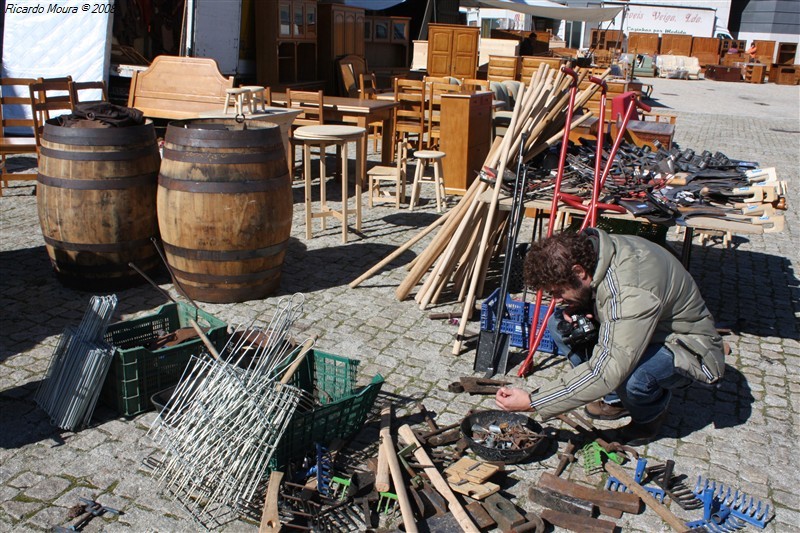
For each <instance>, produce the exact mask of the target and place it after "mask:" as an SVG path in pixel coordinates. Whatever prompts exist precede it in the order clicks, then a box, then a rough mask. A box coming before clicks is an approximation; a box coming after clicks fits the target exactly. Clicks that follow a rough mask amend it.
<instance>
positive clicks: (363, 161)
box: [356, 131, 369, 231]
mask: <svg viewBox="0 0 800 533" xmlns="http://www.w3.org/2000/svg"><path fill="white" fill-rule="evenodd" d="M367 143H369V135H367V132H366V131H365V132H364V135H362V137H361V138H360V139H359V140H358V142H356V161H357V163H356V231H361V191H362V189H363V187H364V177H365V176H366V166H367V151H366V150H367V148H366V147H367Z"/></svg>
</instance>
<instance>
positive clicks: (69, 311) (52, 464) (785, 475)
mask: <svg viewBox="0 0 800 533" xmlns="http://www.w3.org/2000/svg"><path fill="white" fill-rule="evenodd" d="M652 83H653V84H654V86H655V92H654V98H655V99H656V103H657V104H658V105H661V106H664V107H667V108H670V109H672V110H674V111H675V112H676V113H677V114H678V115H679V120H678V127H677V137H676V140H677V142H678V143H679V144H680V145H681V146H682V147H690V148H693V149H695V150H697V151H702V150H704V149H708V150H711V151H716V150H720V151H723V152H724V153H726V154H727V155H728V156H730V157H733V158H740V159H748V160H757V161H759V162H760V163H761V164H762V166H764V167H767V166H775V167H777V168H778V172H779V176H780V178H781V179H784V180H786V181H787V182H788V187H789V198H788V203H789V206H790V209H791V210H790V211H788V212H787V213H786V217H787V223H788V224H787V225H788V228H787V230H786V231H784V232H783V233H778V234H768V235H763V236H748V237H746V238H742V237H739V238H736V239H735V240H734V243H733V247H732V248H730V249H724V248H723V247H722V245H721V244H720V243H713V242H712V243H711V244H709V245H707V246H705V247H701V246H700V245H699V243H698V241H695V243H694V246H693V247H694V251H693V258H692V263H691V272H692V274H693V275H694V276H695V278H696V279H697V280H698V283H699V286H700V289H701V291H702V293H703V295H704V296H705V298H706V301H707V302H708V304H709V305H710V307H711V309H712V311H713V312H714V314H715V317H716V318H717V320H718V322H719V323H720V324H723V325H729V326H731V327H732V328H733V330H734V333H733V334H732V335H730V336H729V337H728V338H727V340H728V341H729V342H730V344H731V345H732V347H733V353H732V355H731V356H730V358H729V359H728V367H727V372H726V375H725V378H724V381H723V382H722V384H721V386H720V387H719V388H718V389H715V390H706V389H701V388H699V387H692V388H689V389H688V390H686V391H685V392H684V393H683V394H680V395H678V396H677V397H675V398H674V401H673V402H672V404H671V407H670V413H669V417H668V419H667V422H666V425H665V427H664V429H663V432H662V437H661V438H660V439H659V440H657V441H656V442H654V443H652V444H650V445H649V446H647V447H644V448H642V451H643V452H644V455H645V456H646V457H647V458H649V459H651V460H654V461H665V460H667V459H674V460H675V461H676V463H677V466H676V470H677V471H679V472H682V473H685V474H687V475H689V477H690V483H691V480H692V479H694V476H697V475H703V476H706V477H708V478H711V479H715V480H718V481H721V482H723V483H725V484H727V485H730V486H731V487H735V488H739V489H741V490H744V491H746V492H747V493H749V494H751V495H753V496H754V497H755V498H757V499H760V500H765V501H768V502H771V503H772V504H773V505H774V506H775V509H776V511H775V518H774V520H773V521H772V522H771V523H770V524H769V525H768V526H767V528H766V531H770V532H775V531H795V530H796V529H797V526H798V524H800V502H799V501H798V486H800V460H799V459H798V455H800V454H799V453H798V449H797V443H798V428H799V427H800V377H799V376H800V374H799V373H798V367H799V366H800V330H799V329H798V327H799V326H798V324H800V320H799V319H800V282H798V274H797V269H798V265H799V264H800V254H798V249H800V238H799V237H798V228H800V225H798V214H797V213H798V210H797V207H798V205H800V195H799V194H798V189H799V187H798V185H799V183H800V182H799V181H798V169H800V117H799V116H798V102H800V98H798V96H799V95H800V90H799V89H800V88H798V87H784V86H775V85H749V84H742V83H739V84H725V83H718V82H712V81H681V80H653V82H652ZM32 189H33V187H32V186H31V185H30V184H28V183H23V182H12V186H11V188H10V189H5V194H6V195H5V196H4V197H3V198H2V199H0V216H1V217H2V221H1V224H2V225H1V226H0V233H1V237H2V238H0V272H2V279H0V304H1V305H2V309H3V317H2V328H1V329H2V333H1V334H0V530H4V531H42V530H47V529H49V528H50V527H51V526H54V525H59V524H61V525H63V524H65V523H67V519H66V513H67V510H68V508H69V507H71V506H73V505H75V504H76V503H78V497H85V498H91V499H95V500H98V501H100V502H101V503H102V504H104V505H107V506H110V507H113V508H116V509H119V510H122V511H124V514H123V515H122V516H119V517H113V516H104V517H102V518H96V519H94V520H93V521H92V522H91V523H90V524H89V525H88V526H87V527H86V529H85V531H101V530H102V531H137V532H139V531H159V532H172V531H197V530H198V529H199V526H198V524H197V523H196V522H193V521H192V520H191V519H190V518H189V517H188V515H187V513H186V512H185V510H184V509H183V508H182V507H181V506H180V505H178V504H176V503H175V502H173V501H172V500H170V499H168V498H165V497H163V496H162V495H160V494H159V489H158V486H157V484H156V483H155V481H154V480H153V479H152V478H151V477H150V476H149V474H148V473H147V471H146V469H145V468H144V467H143V465H142V460H143V459H145V458H146V457H148V456H150V455H151V454H152V453H154V452H155V451H156V450H155V445H154V444H153V442H152V441H151V440H150V438H149V437H148V436H147V435H146V433H147V430H148V427H149V425H150V423H151V421H152V420H153V418H154V416H155V415H154V413H152V412H151V413H146V414H143V415H140V416H137V417H134V418H132V419H125V418H118V417H116V416H115V414H114V412H113V411H111V410H109V409H108V408H105V407H102V406H101V407H100V408H99V409H98V411H97V412H96V416H95V419H94V422H93V425H92V427H90V428H87V429H84V430H82V431H79V432H77V433H70V432H64V431H59V430H56V429H54V428H53V427H52V426H51V425H50V423H49V420H48V418H47V416H46V415H45V414H44V413H43V412H42V410H41V409H39V408H38V407H37V406H36V405H35V403H34V402H33V396H34V393H35V391H36V388H37V386H38V384H39V383H40V381H41V379H42V377H43V374H44V372H45V371H46V369H47V365H48V363H49V361H50V358H51V356H52V353H53V349H54V347H55V346H56V343H57V341H58V338H59V336H60V334H61V333H62V331H63V330H64V328H65V327H67V326H71V325H76V324H77V323H78V322H79V321H80V319H81V317H82V315H83V312H84V310H85V309H86V307H87V305H88V302H89V297H90V295H91V294H90V293H87V292H79V291H75V290H72V289H68V288H65V287H63V286H62V285H60V284H59V283H58V282H57V281H56V279H55V278H54V276H53V274H52V272H51V269H50V265H49V262H48V259H47V254H46V252H45V249H44V243H43V240H42V236H41V232H40V229H39V223H38V218H37V212H36V198H35V196H32V194H31V193H32ZM427 192H430V191H425V190H423V195H426V194H427ZM294 201H295V217H294V225H293V230H292V235H293V237H292V239H291V242H290V245H289V251H288V254H287V257H286V262H285V267H284V271H283V278H282V283H281V287H280V291H279V294H277V295H275V296H273V297H270V298H267V299H264V300H259V301H251V302H247V303H242V304H230V305H212V304H205V305H203V307H204V308H205V309H206V310H207V311H208V312H210V313H212V314H213V315H215V316H217V317H219V318H221V319H223V320H225V321H227V322H228V323H233V324H236V323H240V322H243V321H248V320H250V319H251V318H252V317H254V316H257V315H259V314H261V313H264V312H265V311H267V312H268V311H269V310H271V309H273V308H274V306H275V304H276V301H277V300H278V298H280V297H282V296H284V295H288V294H292V293H294V292H302V293H303V294H304V295H305V297H306V303H305V308H304V313H303V315H302V317H301V319H300V320H299V321H298V323H297V324H296V328H297V330H298V334H303V333H306V332H308V333H311V332H313V333H316V334H318V335H319V341H318V345H317V346H318V347H319V348H320V349H322V350H325V351H328V352H332V353H336V354H341V355H345V356H347V357H353V358H358V359H361V360H362V363H363V364H362V366H361V367H360V381H361V382H366V381H367V380H368V379H369V378H370V377H371V376H373V375H374V374H376V373H380V374H382V375H383V376H384V377H385V378H386V384H385V385H384V388H383V392H382V394H381V396H380V397H379V401H380V402H386V401H390V400H391V401H393V402H395V404H396V405H398V414H399V415H400V416H403V415H406V414H409V413H413V412H414V411H415V410H414V407H413V402H414V401H416V400H421V401H424V403H425V406H426V407H427V408H428V409H429V410H431V411H434V412H435V413H436V414H437V418H438V420H439V421H440V422H441V423H452V422H455V421H458V420H460V419H461V418H462V417H463V416H464V414H465V412H466V411H467V410H468V409H470V408H472V407H476V406H478V407H480V406H482V407H486V408H490V407H492V401H491V400H490V399H485V400H483V401H482V402H481V401H480V397H469V396H467V395H463V394H462V395H457V394H452V393H449V392H447V385H448V384H449V383H450V382H451V381H453V380H455V379H456V378H457V377H458V376H461V375H470V374H471V373H472V372H471V366H472V361H473V357H474V347H470V349H469V350H468V351H466V352H465V353H464V354H462V355H461V356H459V357H455V356H453V355H451V353H450V352H451V347H452V342H453V336H454V334H455V331H456V327H455V326H453V325H450V324H448V323H446V321H437V320H430V319H429V318H428V312H429V311H431V310H432V311H456V310H457V309H458V307H457V305H455V304H452V303H449V304H445V305H440V306H438V307H436V308H434V309H431V310H429V311H422V310H420V309H419V308H418V307H417V306H416V305H415V304H414V302H413V300H410V301H404V302H397V301H396V300H395V298H394V289H395V288H396V287H397V285H398V284H399V282H400V281H401V280H402V279H403V278H404V275H405V270H404V268H403V265H404V264H406V263H408V261H409V260H410V259H411V258H412V257H413V256H414V255H415V254H417V253H419V252H420V251H421V250H423V249H424V245H425V244H426V242H427V241H423V242H421V243H418V244H417V245H416V246H414V247H413V248H412V250H410V251H408V252H406V253H405V254H403V255H402V256H401V257H400V258H399V259H398V260H397V261H395V262H394V263H392V264H391V265H390V266H389V267H388V268H386V269H384V270H383V271H382V272H380V273H379V274H378V275H377V276H375V277H373V278H371V279H369V280H368V281H366V282H365V283H363V285H362V286H361V287H359V288H357V289H350V288H348V287H347V283H348V282H350V281H351V280H353V279H354V278H356V277H357V276H359V275H360V274H361V273H363V272H364V271H365V270H366V269H367V268H369V267H370V266H371V265H373V264H374V263H376V262H377V261H378V260H380V259H381V258H383V257H384V256H386V255H387V254H388V253H389V252H390V251H391V250H393V249H394V247H396V246H398V245H400V244H402V243H404V242H405V241H406V240H407V239H408V238H410V237H411V236H412V235H414V234H415V233H416V231H417V230H418V229H419V228H421V227H424V226H426V225H427V224H429V223H430V222H431V221H432V220H434V218H435V209H434V207H433V202H430V201H429V202H428V203H426V204H425V205H424V206H422V208H420V209H419V210H415V211H414V212H411V213H410V212H408V210H406V209H403V210H400V211H396V210H394V209H393V208H389V207H380V208H375V209H366V210H365V219H364V225H363V232H362V234H361V235H358V236H355V237H354V238H352V239H351V241H350V242H349V243H348V244H346V245H343V244H341V241H340V233H339V229H338V226H337V225H336V224H331V225H330V226H329V228H328V229H327V230H326V231H324V232H319V230H318V232H317V235H316V236H315V237H314V238H313V239H312V240H310V241H306V240H305V239H304V235H303V232H304V223H303V220H302V190H301V188H300V187H299V186H298V184H297V183H296V184H295V187H294ZM669 238H670V240H673V241H674V242H675V243H676V244H677V243H678V242H679V240H680V238H679V237H678V236H677V235H676V234H674V233H673V232H672V231H670V237H669ZM156 280H157V282H158V283H159V284H160V286H161V287H163V288H164V289H166V290H168V291H170V292H171V293H172V294H173V295H175V294H176V293H175V292H174V290H173V288H172V285H171V284H170V283H169V280H168V278H167V276H166V274H163V273H162V274H161V275H159V276H158V277H157V279H156ZM117 294H118V296H119V306H118V309H117V316H116V317H115V318H116V319H120V320H122V319H129V318H131V317H134V316H138V315H141V314H145V313H149V312H151V311H152V310H153V309H154V308H155V307H157V306H159V305H161V304H163V303H165V300H164V298H163V296H162V295H160V294H159V293H158V292H157V291H156V290H155V289H153V288H152V287H150V286H148V285H142V286H139V287H136V288H132V289H128V290H122V291H119V292H117ZM469 329H472V330H475V331H476V330H477V329H478V325H477V324H474V325H470V328H469ZM542 359H543V358H542ZM542 367H543V368H541V369H540V370H539V371H538V372H537V373H536V374H534V375H533V376H532V377H531V378H529V379H528V380H527V381H526V382H525V383H523V382H522V381H521V380H518V379H517V378H513V380H514V381H516V382H519V383H520V384H521V385H526V386H533V385H535V384H536V383H538V382H544V381H546V380H548V379H551V378H552V377H553V376H555V375H556V374H557V373H558V372H559V371H560V370H561V369H562V368H563V363H561V362H558V361H551V360H546V359H544V360H543V361H542ZM512 374H513V373H510V375H512ZM476 398H478V399H476ZM411 421H412V422H419V418H418V417H417V418H412V419H411ZM614 424H615V423H608V424H607V426H612V425H614ZM365 435H366V437H364V438H359V439H357V441H364V442H366V441H369V439H370V438H371V437H374V435H375V432H374V426H372V431H371V433H365ZM367 451H369V450H367ZM554 451H555V450H554V449H553V447H551V449H550V450H549V451H548V452H547V454H546V455H545V458H544V459H542V460H540V461H534V462H531V463H528V464H523V465H518V466H516V467H514V468H513V471H512V472H511V473H510V474H509V475H508V477H507V478H506V480H505V481H504V482H503V486H504V489H505V490H506V491H507V493H509V494H510V495H512V496H514V497H515V502H516V503H517V504H518V505H519V506H520V507H522V508H523V509H526V510H534V511H535V510H538V508H537V507H536V506H535V505H534V504H532V503H530V502H528V501H527V497H526V495H527V488H528V486H530V484H531V483H532V482H534V481H535V480H536V479H538V477H539V475H540V474H541V473H542V472H543V471H545V470H550V469H552V468H553V467H554V466H555V464H556V463H557V462H558V458H557V457H556V455H555V453H554ZM565 476H569V478H571V479H573V480H577V481H585V482H587V483H589V484H591V485H598V486H599V485H600V483H601V480H600V478H599V477H598V476H594V477H587V476H586V475H585V474H584V473H583V470H582V468H580V467H579V465H573V466H572V467H571V468H570V470H568V472H567V473H566V474H565ZM672 510H673V511H674V512H676V514H678V515H679V516H680V517H682V518H685V519H696V518H698V517H699V512H698V511H694V512H691V513H690V512H685V511H682V510H680V509H678V508H677V506H675V505H673V506H672ZM618 522H619V524H620V525H621V526H622V528H623V530H626V531H665V530H667V526H666V525H665V524H664V523H663V522H662V521H661V520H660V519H659V518H658V517H657V516H656V515H655V514H654V513H653V512H652V511H649V510H646V511H645V512H643V513H642V514H639V515H635V516H629V515H625V517H624V518H623V519H621V520H619V521H618ZM221 529H222V530H224V531H255V530H256V524H255V522H253V521H251V520H245V519H240V520H237V521H233V522H229V523H227V524H225V525H224V526H223V527H222V528H221Z"/></svg>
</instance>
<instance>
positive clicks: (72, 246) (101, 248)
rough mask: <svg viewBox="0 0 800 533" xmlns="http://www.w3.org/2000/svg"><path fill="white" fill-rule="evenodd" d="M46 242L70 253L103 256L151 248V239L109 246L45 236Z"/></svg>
mask: <svg viewBox="0 0 800 533" xmlns="http://www.w3.org/2000/svg"><path fill="white" fill-rule="evenodd" d="M44 242H45V243H47V244H49V245H50V246H53V247H56V248H58V249H61V250H68V251H70V252H96V253H101V254H113V253H119V252H123V251H127V250H135V249H137V248H142V247H146V246H151V243H150V239H149V238H146V239H136V240H133V241H119V242H115V243H109V244H88V243H86V244H84V243H79V242H66V241H59V240H58V239H53V238H52V237H48V236H47V235H44Z"/></svg>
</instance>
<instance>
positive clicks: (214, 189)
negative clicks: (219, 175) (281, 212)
mask: <svg viewBox="0 0 800 533" xmlns="http://www.w3.org/2000/svg"><path fill="white" fill-rule="evenodd" d="M288 179H289V173H288V172H287V173H286V174H284V175H282V176H280V177H278V178H272V179H266V180H265V179H261V180H250V181H188V180H180V179H173V178H169V177H167V176H164V175H163V174H159V175H158V184H159V185H160V186H161V187H164V188H165V189H167V190H170V191H180V192H191V193H201V194H239V193H245V194H246V193H253V192H272V191H275V190H278V189H280V188H282V187H285V186H286V180H288Z"/></svg>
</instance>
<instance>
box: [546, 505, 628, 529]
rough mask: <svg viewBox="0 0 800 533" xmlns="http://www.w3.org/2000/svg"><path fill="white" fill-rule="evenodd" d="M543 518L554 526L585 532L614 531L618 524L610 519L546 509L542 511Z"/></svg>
mask: <svg viewBox="0 0 800 533" xmlns="http://www.w3.org/2000/svg"><path fill="white" fill-rule="evenodd" d="M542 520H544V521H546V522H549V523H550V524H552V525H553V526H558V527H561V528H564V529H568V530H569V531H577V532H578V533H583V532H585V531H591V532H593V533H614V532H615V531H617V524H615V523H614V522H609V521H608V520H601V519H599V518H591V517H588V516H579V515H573V514H569V513H562V512H560V511H554V510H553V509H545V510H544V511H542Z"/></svg>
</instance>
